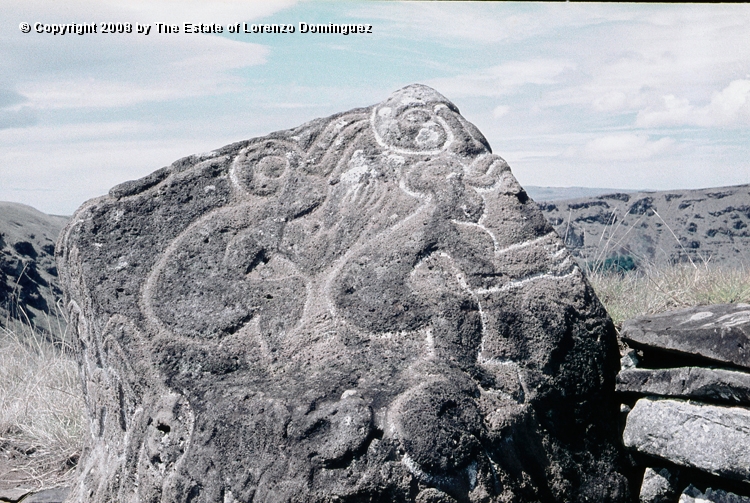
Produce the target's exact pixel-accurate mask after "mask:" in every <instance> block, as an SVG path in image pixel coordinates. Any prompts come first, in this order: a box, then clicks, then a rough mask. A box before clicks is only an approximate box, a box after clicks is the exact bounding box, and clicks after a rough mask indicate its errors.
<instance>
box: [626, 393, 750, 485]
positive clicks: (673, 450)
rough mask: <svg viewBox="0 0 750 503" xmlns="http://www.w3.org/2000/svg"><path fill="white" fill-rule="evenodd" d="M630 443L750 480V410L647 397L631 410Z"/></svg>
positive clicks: (647, 451) (690, 464) (684, 463)
mask: <svg viewBox="0 0 750 503" xmlns="http://www.w3.org/2000/svg"><path fill="white" fill-rule="evenodd" d="M623 441H624V443H625V445H626V446H627V447H631V448H633V449H636V450H638V451H639V452H642V453H645V454H649V455H651V456H656V457H658V458H661V459H665V460H667V461H670V462H672V463H675V464H678V465H682V466H688V467H692V468H697V469H699V470H703V471H705V472H708V473H712V474H714V475H718V476H721V477H727V478H731V479H735V480H741V481H744V482H747V483H750V410H748V409H745V408H742V407H724V406H718V405H706V404H700V403H695V402H685V401H682V400H671V399H652V398H642V399H640V400H638V401H637V402H636V404H635V406H634V407H633V410H631V411H630V414H628V418H627V422H626V424H625V431H624V433H623Z"/></svg>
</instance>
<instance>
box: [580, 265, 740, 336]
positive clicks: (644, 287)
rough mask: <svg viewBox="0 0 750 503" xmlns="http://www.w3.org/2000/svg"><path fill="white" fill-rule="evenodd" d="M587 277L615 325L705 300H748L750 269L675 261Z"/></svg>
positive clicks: (694, 304) (597, 272) (722, 302)
mask: <svg viewBox="0 0 750 503" xmlns="http://www.w3.org/2000/svg"><path fill="white" fill-rule="evenodd" d="M588 279H589V282H590V283H591V285H592V286H593V288H594V291H595V292H596V294H597V296H598V297H599V300H601V301H602V303H603V304H604V307H606V308H607V311H608V312H609V315H610V316H611V317H612V320H613V321H614V322H615V325H617V326H618V327H619V326H620V325H621V324H622V322H623V321H625V320H627V319H629V318H635V317H637V316H643V315H646V314H654V313H660V312H664V311H669V310H672V309H679V308H684V307H690V306H697V305H706V304H724V303H736V302H748V303H750V271H747V270H745V269H742V268H723V267H718V266H708V265H700V266H697V265H694V264H678V265H671V266H660V267H656V266H653V265H647V266H645V267H641V268H639V269H636V270H633V271H629V272H626V273H624V274H622V273H617V272H606V271H602V270H595V271H589V273H588Z"/></svg>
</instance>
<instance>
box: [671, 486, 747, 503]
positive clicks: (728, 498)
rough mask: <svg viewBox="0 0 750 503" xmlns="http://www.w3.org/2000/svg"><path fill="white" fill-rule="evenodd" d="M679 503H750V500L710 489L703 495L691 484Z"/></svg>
mask: <svg viewBox="0 0 750 503" xmlns="http://www.w3.org/2000/svg"><path fill="white" fill-rule="evenodd" d="M678 503H750V498H748V497H746V496H739V495H737V494H734V493H728V492H726V491H722V490H721V489H711V488H710V487H709V488H708V489H706V492H705V493H702V492H701V491H700V490H698V489H697V488H696V487H695V486H694V485H693V484H690V485H689V486H688V487H687V489H685V490H684V491H683V493H682V495H680V501H679V502H678Z"/></svg>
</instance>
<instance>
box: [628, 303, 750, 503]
mask: <svg viewBox="0 0 750 503" xmlns="http://www.w3.org/2000/svg"><path fill="white" fill-rule="evenodd" d="M621 337H622V339H623V340H624V341H625V342H626V343H627V344H628V345H629V346H630V347H631V348H636V349H638V350H639V351H640V352H641V355H642V357H643V361H644V362H649V364H650V365H651V366H653V365H654V363H657V364H658V362H665V363H668V364H670V365H675V364H677V365H679V363H680V361H681V359H682V361H683V362H690V366H671V367H669V368H638V365H639V362H638V357H637V356H636V355H635V351H634V350H633V349H631V350H630V351H628V353H627V354H626V355H625V356H624V357H623V358H622V360H621V367H622V369H621V371H620V373H619V374H618V376H617V386H616V389H617V391H619V392H622V393H624V394H627V395H624V396H631V397H632V396H636V397H638V399H637V401H636V402H635V404H634V406H633V407H632V410H631V411H630V412H629V414H628V416H627V421H626V425H625V430H624V432H623V441H624V443H625V445H626V446H627V447H630V448H632V449H634V450H636V451H638V452H640V453H642V454H645V455H647V456H648V457H649V458H650V459H654V458H656V459H660V460H662V462H666V463H668V464H670V466H679V467H681V468H682V470H681V472H682V475H681V476H680V477H679V479H680V481H681V486H682V487H680V488H679V489H680V490H683V489H684V491H682V495H681V496H680V498H679V501H680V502H693V501H700V502H703V501H709V502H730V501H732V502H735V501H736V502H743V501H750V498H746V497H744V496H741V495H737V494H734V493H732V492H727V491H724V490H722V489H721V488H718V489H716V490H714V489H711V488H708V489H707V490H706V492H705V493H702V492H701V491H700V490H698V489H697V488H696V487H694V486H692V485H691V486H689V487H687V488H685V486H687V485H688V483H689V482H691V480H690V478H691V474H693V476H694V477H699V478H700V477H701V474H706V475H708V478H704V480H708V481H709V482H711V483H716V484H719V485H721V484H722V482H721V480H722V479H723V480H725V481H726V482H725V483H726V484H727V485H730V486H731V487H732V488H735V489H734V490H736V491H738V492H742V493H745V494H747V495H750V340H749V339H750V305H748V304H725V305H712V306H699V307H694V308H690V309H684V310H679V311H673V312H669V313H663V314H658V315H653V316H646V317H643V318H638V319H635V320H629V321H626V322H625V323H624V324H623V328H622V331H621ZM701 364H702V366H696V365H701ZM655 473H656V472H654V470H650V469H647V471H646V474H645V475H644V482H643V484H642V489H641V501H642V502H657V501H659V502H669V501H672V502H674V501H676V496H674V497H673V496H671V494H674V493H670V496H668V497H665V496H664V495H663V494H662V493H659V491H656V490H654V488H655V487H662V488H663V487H665V484H666V483H665V482H664V481H663V480H659V479H658V477H656V475H655ZM659 473H661V475H662V477H666V478H670V475H671V476H672V478H673V479H675V480H676V479H677V477H676V474H671V473H670V471H669V470H666V469H662V471H661V472H659ZM675 484H677V485H680V484H678V483H677V482H675V481H674V480H673V481H672V482H671V486H670V489H673V488H674V487H673V486H674V485H675ZM704 485H705V484H704ZM657 493H658V494H657ZM670 498H671V499H670Z"/></svg>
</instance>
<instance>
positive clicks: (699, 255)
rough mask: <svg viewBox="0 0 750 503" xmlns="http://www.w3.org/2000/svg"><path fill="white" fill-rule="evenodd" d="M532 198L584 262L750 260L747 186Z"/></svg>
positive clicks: (724, 262)
mask: <svg viewBox="0 0 750 503" xmlns="http://www.w3.org/2000/svg"><path fill="white" fill-rule="evenodd" d="M532 198H533V196H532ZM536 200H537V202H538V204H539V206H540V208H541V209H542V211H543V212H544V214H545V216H546V217H547V219H548V220H549V221H550V223H552V225H553V226H554V228H555V230H557V232H558V234H560V236H561V237H563V238H564V239H565V243H566V245H567V246H568V248H570V249H571V250H572V252H573V254H574V255H575V256H576V257H578V258H579V259H580V261H582V262H596V261H598V262H599V263H604V261H607V260H608V259H609V262H608V264H609V265H611V264H613V263H614V262H616V263H620V264H624V265H625V266H626V268H631V267H637V266H638V265H644V264H649V263H650V264H656V265H659V264H665V263H680V262H690V261H693V262H694V263H696V264H703V263H706V262H707V263H709V264H717V265H722V266H734V267H737V266H750V228H749V227H748V226H749V225H750V185H737V186H732V187H720V188H711V189H699V190H670V191H660V192H632V193H624V192H615V193H610V194H601V195H597V196H593V197H581V198H576V199H566V200H555V201H553V200H548V201H543V200H541V198H540V199H536Z"/></svg>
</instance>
